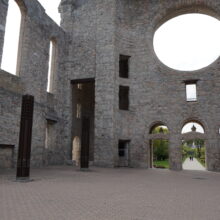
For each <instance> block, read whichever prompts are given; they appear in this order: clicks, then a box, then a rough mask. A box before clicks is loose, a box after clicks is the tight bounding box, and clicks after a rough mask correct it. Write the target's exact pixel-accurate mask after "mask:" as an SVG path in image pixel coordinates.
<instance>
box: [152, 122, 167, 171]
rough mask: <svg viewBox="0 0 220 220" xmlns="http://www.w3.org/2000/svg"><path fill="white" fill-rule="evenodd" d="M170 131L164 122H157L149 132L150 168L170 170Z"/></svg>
mask: <svg viewBox="0 0 220 220" xmlns="http://www.w3.org/2000/svg"><path fill="white" fill-rule="evenodd" d="M168 135H169V129H168V127H167V126H166V125H165V124H164V123H163V122H155V123H153V124H152V126H151V127H150V130H149V158H148V161H149V162H148V166H149V167H150V168H169V167H170V166H169V136H168Z"/></svg>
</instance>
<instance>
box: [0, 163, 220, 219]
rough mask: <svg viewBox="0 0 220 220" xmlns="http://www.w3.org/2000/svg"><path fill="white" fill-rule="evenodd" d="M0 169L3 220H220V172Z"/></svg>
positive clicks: (60, 168) (59, 168)
mask: <svg viewBox="0 0 220 220" xmlns="http://www.w3.org/2000/svg"><path fill="white" fill-rule="evenodd" d="M14 176H15V171H14V170H12V171H11V170H9V171H7V170H0V219H1V220H219V219H220V193H219V189H220V188H219V186H220V173H212V172H208V171H207V172H203V171H202V172H201V171H180V172H176V171H170V170H160V169H158V170H154V169H148V170H146V169H119V168H118V169H117V168H116V169H104V168H95V167H94V168H91V171H90V172H80V171H78V170H76V169H75V168H73V167H71V166H69V167H50V168H43V169H32V170H31V177H32V178H33V179H34V181H33V182H29V183H20V182H14V181H13V179H14Z"/></svg>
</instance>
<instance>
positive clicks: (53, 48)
mask: <svg viewBox="0 0 220 220" xmlns="http://www.w3.org/2000/svg"><path fill="white" fill-rule="evenodd" d="M55 59H56V42H55V40H51V41H50V46H49V64H48V73H47V92H50V93H53V83H54V72H55Z"/></svg>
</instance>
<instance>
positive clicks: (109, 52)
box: [94, 0, 116, 167]
mask: <svg viewBox="0 0 220 220" xmlns="http://www.w3.org/2000/svg"><path fill="white" fill-rule="evenodd" d="M96 11H97V12H96V13H97V30H96V37H97V39H96V42H97V44H96V82H95V100H96V105H95V149H94V163H95V165H100V166H107V167H113V166H114V158H115V155H116V141H115V138H114V136H115V135H114V132H115V129H114V118H115V108H114V103H115V101H114V100H115V97H114V93H115V68H116V67H115V66H116V65H115V60H116V56H115V14H116V7H115V0H97V5H96Z"/></svg>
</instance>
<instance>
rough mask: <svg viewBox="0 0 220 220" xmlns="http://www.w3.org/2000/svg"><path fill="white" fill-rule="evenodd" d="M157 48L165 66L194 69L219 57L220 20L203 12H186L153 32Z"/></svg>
mask: <svg viewBox="0 0 220 220" xmlns="http://www.w3.org/2000/svg"><path fill="white" fill-rule="evenodd" d="M153 43H154V50H155V53H156V55H157V56H158V58H159V60H160V61H161V62H162V63H163V64H165V65H166V66H168V67H170V68H172V69H175V70H180V71H194V70H199V69H202V68H204V67H206V66H208V65H210V64H211V63H213V62H214V61H215V60H216V59H217V58H218V57H219V56H220V21H219V20H218V19H216V18H214V17H211V16H208V15H204V14H197V13H195V14H184V15H180V16H177V17H175V18H172V19H170V20H168V21H167V22H166V23H164V24H163V25H161V26H160V27H159V28H158V29H157V31H156V32H155V34H154V42H153Z"/></svg>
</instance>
